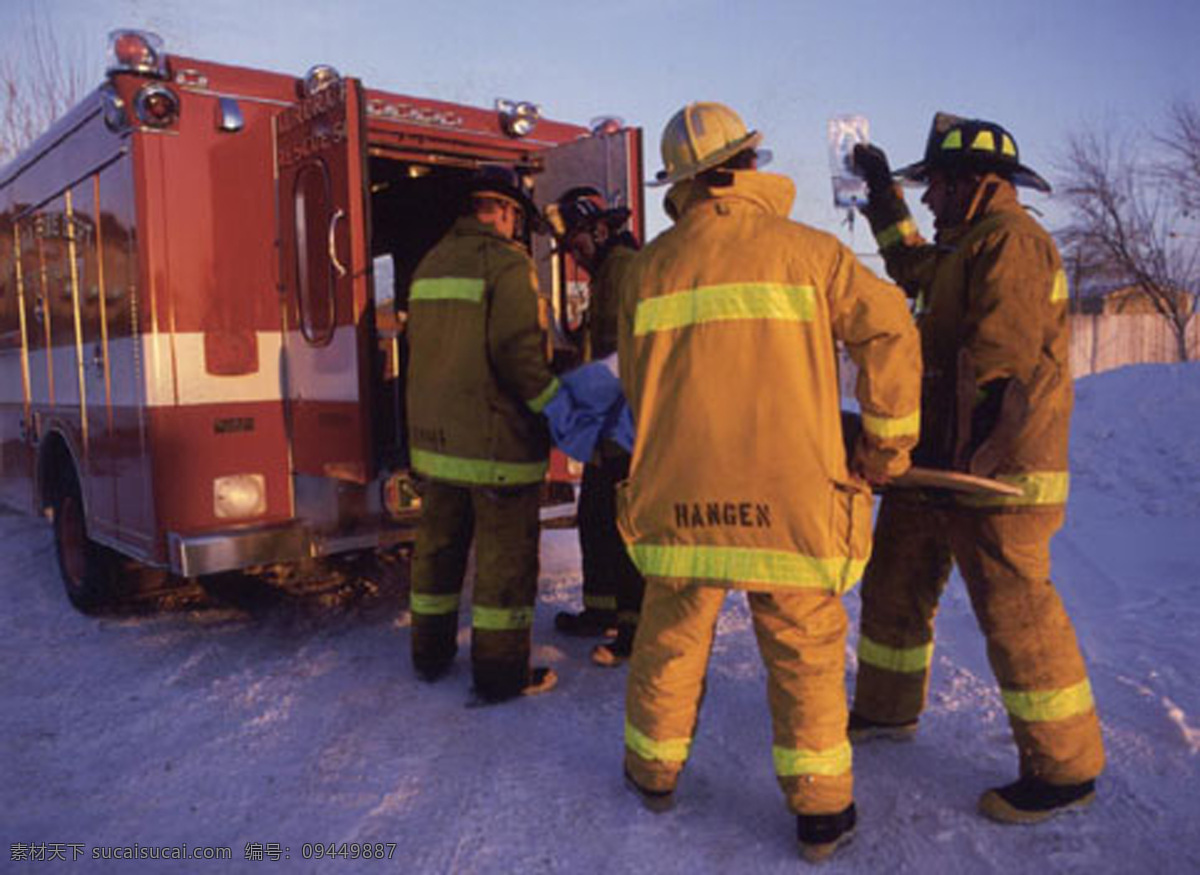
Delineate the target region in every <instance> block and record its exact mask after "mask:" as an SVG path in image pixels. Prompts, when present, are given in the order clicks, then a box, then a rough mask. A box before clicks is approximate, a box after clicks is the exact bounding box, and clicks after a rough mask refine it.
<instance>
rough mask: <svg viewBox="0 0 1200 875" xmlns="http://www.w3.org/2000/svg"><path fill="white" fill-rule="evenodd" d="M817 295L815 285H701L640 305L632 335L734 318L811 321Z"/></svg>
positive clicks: (649, 300) (639, 335) (650, 299)
mask: <svg viewBox="0 0 1200 875" xmlns="http://www.w3.org/2000/svg"><path fill="white" fill-rule="evenodd" d="M816 295H817V290H816V289H814V288H813V287H812V286H789V285H785V284H783V283H729V284H728V285H721V286H702V287H700V288H698V289H689V290H687V291H683V292H674V293H672V294H669V295H663V296H661V297H657V298H649V299H648V300H645V301H642V302H641V303H639V304H638V306H637V313H636V315H635V316H634V324H633V333H634V334H635V335H636V336H638V337H641V336H642V335H645V334H651V333H653V332H655V331H671V330H673V329H676V328H687V327H689V326H692V325H700V324H703V323H705V322H721V321H728V320H734V319H770V320H777V321H782V322H811V321H812V320H813V317H814V315H815V312H816Z"/></svg>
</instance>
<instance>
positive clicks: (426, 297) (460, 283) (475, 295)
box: [408, 276, 483, 304]
mask: <svg viewBox="0 0 1200 875" xmlns="http://www.w3.org/2000/svg"><path fill="white" fill-rule="evenodd" d="M408 299H409V300H410V301H472V302H474V303H476V304H478V303H479V302H480V301H482V300H483V280H481V279H469V278H466V277H453V276H449V277H441V278H439V279H426V280H417V281H416V282H415V283H413V285H412V291H411V292H410V293H409V296H408Z"/></svg>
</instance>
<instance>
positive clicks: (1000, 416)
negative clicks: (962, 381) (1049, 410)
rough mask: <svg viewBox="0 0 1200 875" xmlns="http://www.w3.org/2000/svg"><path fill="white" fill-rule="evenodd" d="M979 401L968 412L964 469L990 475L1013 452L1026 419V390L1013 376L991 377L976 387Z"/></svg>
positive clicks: (1027, 411)
mask: <svg viewBox="0 0 1200 875" xmlns="http://www.w3.org/2000/svg"><path fill="white" fill-rule="evenodd" d="M979 393H980V396H981V398H980V400H979V403H978V404H976V406H975V409H974V410H973V411H972V415H971V434H970V440H969V441H968V450H967V459H966V464H965V465H961V464H960V465H959V467H960V468H965V470H966V471H967V472H968V473H969V474H975V475H977V476H979V477H991V476H992V475H993V474H994V473H996V471H997V470H998V469H999V468H1000V466H1001V464H1003V462H1004V461H1005V459H1006V458H1007V457H1008V455H1009V453H1010V452H1011V451H1012V448H1013V445H1014V444H1015V443H1016V439H1017V435H1018V434H1019V433H1020V431H1021V429H1022V428H1023V427H1024V425H1025V422H1026V421H1027V420H1028V419H1029V390H1027V389H1026V388H1025V384H1024V383H1022V382H1021V381H1020V380H1015V379H1009V378H1004V379H999V380H992V381H991V382H989V383H985V384H984V385H983V386H981V387H979Z"/></svg>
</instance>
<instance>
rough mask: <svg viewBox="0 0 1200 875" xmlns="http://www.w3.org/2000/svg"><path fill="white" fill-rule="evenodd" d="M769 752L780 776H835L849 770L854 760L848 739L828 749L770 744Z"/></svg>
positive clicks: (776, 772)
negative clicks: (806, 748) (808, 748)
mask: <svg viewBox="0 0 1200 875" xmlns="http://www.w3.org/2000/svg"><path fill="white" fill-rule="evenodd" d="M771 754H772V756H774V758H775V774H777V775H778V776H779V777H781V778H794V777H797V776H798V775H826V776H828V777H831V778H832V777H837V776H838V775H844V774H846V773H847V772H848V771H850V766H851V765H852V764H853V761H854V754H853V752H852V751H851V749H850V742H848V741H844V742H842V743H841V744H839V745H838V746H837V747H831V748H829V749H828V750H805V749H804V748H786V747H777V746H772V747H771Z"/></svg>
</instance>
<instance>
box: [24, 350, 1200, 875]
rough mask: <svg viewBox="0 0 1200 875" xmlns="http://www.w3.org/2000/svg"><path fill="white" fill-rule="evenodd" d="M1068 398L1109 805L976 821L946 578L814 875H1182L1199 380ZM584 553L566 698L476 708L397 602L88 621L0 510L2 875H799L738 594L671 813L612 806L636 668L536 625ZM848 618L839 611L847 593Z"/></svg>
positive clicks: (957, 643)
mask: <svg viewBox="0 0 1200 875" xmlns="http://www.w3.org/2000/svg"><path fill="white" fill-rule="evenodd" d="M1077 387H1078V408H1077V417H1076V425H1075V431H1074V442H1073V451H1074V455H1073V464H1074V472H1073V473H1074V482H1073V492H1072V497H1071V504H1070V509H1069V519H1068V524H1067V527H1066V529H1065V530H1064V531H1063V532H1062V533H1061V534H1060V535H1059V536H1058V538H1057V539H1056V541H1055V544H1054V559H1055V568H1054V577H1055V581H1056V583H1057V584H1058V587H1059V589H1060V591H1061V593H1062V594H1063V597H1064V599H1065V600H1066V602H1067V606H1068V609H1069V610H1070V612H1071V614H1072V616H1073V618H1074V620H1075V622H1076V625H1077V627H1078V631H1079V635H1080V639H1081V641H1082V644H1083V647H1084V649H1085V653H1086V656H1087V658H1088V661H1089V665H1090V668H1091V672H1092V683H1093V685H1094V688H1095V693H1096V697H1097V700H1098V702H1099V707H1100V710H1101V716H1102V719H1103V723H1104V734H1105V741H1106V744H1107V747H1108V755H1109V768H1108V771H1107V772H1106V773H1105V776H1104V778H1103V779H1102V783H1101V784H1100V795H1099V798H1098V801H1097V803H1096V805H1095V806H1094V807H1093V808H1092V809H1091V811H1090V812H1088V813H1086V814H1081V815H1074V816H1071V817H1069V818H1063V819H1060V820H1058V821H1052V822H1050V823H1047V824H1044V825H1041V826H1036V827H1002V826H997V825H993V824H991V823H988V822H986V821H984V820H982V819H980V818H979V817H978V816H977V815H976V814H975V811H974V808H975V800H976V797H977V795H978V793H979V792H980V791H981V790H982V789H983V788H985V787H987V786H990V785H993V784H996V783H1000V782H1006V781H1008V780H1010V779H1011V778H1012V777H1013V776H1014V772H1015V759H1014V753H1013V750H1012V747H1011V744H1010V740H1009V731H1008V727H1007V723H1006V720H1005V715H1004V710H1003V707H1002V705H1001V702H1000V698H999V695H998V692H997V690H996V687H995V685H994V683H993V681H992V679H991V676H990V674H989V672H988V669H987V664H986V660H985V655H984V646H983V641H982V639H981V637H980V636H979V634H978V632H977V631H976V628H975V624H974V620H973V618H972V616H971V613H970V607H969V604H968V601H967V598H966V595H965V592H964V589H963V587H962V585H961V582H960V581H957V580H956V581H955V582H953V583H952V584H951V588H950V590H949V591H948V593H947V596H946V598H945V599H944V601H943V607H942V611H941V614H940V618H939V627H938V651H937V654H936V656H935V669H934V676H933V687H932V694H931V698H930V708H929V711H928V712H927V714H926V716H925V718H924V719H923V721H922V725H921V732H920V735H919V737H918V739H917V740H916V741H915V742H914V743H912V744H907V745H898V744H888V743H879V744H877V745H874V746H867V747H864V748H862V749H861V750H859V751H858V752H857V753H856V759H855V769H856V777H857V786H856V790H857V799H858V804H859V811H860V826H859V831H858V835H857V838H856V839H855V841H854V843H853V844H852V845H851V846H849V848H847V850H846V851H845V852H844V853H842V854H841V855H839V856H838V857H836V858H835V859H834V860H833V861H831V862H830V863H829V864H827V865H826V866H825V867H824V871H828V872H831V873H832V872H842V871H845V872H851V871H861V872H919V873H923V875H925V873H931V872H935V873H936V872H955V873H959V872H961V873H974V872H993V871H1004V872H1024V871H1039V872H1047V873H1051V872H1081V871H1087V872H1089V873H1098V872H1131V871H1137V872H1143V873H1154V872H1179V873H1182V872H1197V871H1200V806H1198V805H1197V803H1196V801H1195V800H1196V798H1197V790H1196V787H1197V782H1198V780H1200V365H1174V366H1157V365H1156V366H1142V367H1136V368H1126V369H1123V370H1119V371H1114V372H1111V373H1107V374H1103V375H1100V376H1096V377H1089V378H1087V379H1086V380H1083V381H1080V382H1079V383H1078V384H1077ZM575 537H576V536H575V533H574V532H573V531H556V532H547V533H546V535H545V537H544V540H543V556H542V560H543V562H542V564H543V569H542V596H541V603H540V607H539V611H538V617H537V624H536V628H535V641H536V648H537V657H538V659H539V661H541V662H545V663H550V664H553V665H554V666H555V667H556V668H557V670H558V672H559V674H560V675H561V683H560V686H559V689H558V690H557V691H555V692H554V693H552V694H550V695H547V696H544V697H540V698H537V699H530V700H523V701H520V702H517V703H514V704H509V705H505V706H502V707H497V708H485V709H468V708H466V707H464V706H465V704H466V702H467V698H468V686H469V671H468V670H467V666H466V663H465V650H464V652H463V653H462V654H460V660H459V666H458V669H457V670H456V672H455V673H454V674H452V675H451V676H450V677H449V678H448V679H447V680H445V681H444V682H442V683H441V684H439V685H436V686H432V687H430V686H423V685H420V684H418V683H417V682H416V681H415V680H414V679H413V677H412V675H411V672H410V669H409V665H408V642H409V632H408V616H407V613H406V611H405V610H404V608H403V606H402V604H400V603H399V600H398V599H396V598H394V597H392V595H390V594H389V593H388V592H387V590H386V589H385V590H383V591H381V592H380V593H378V594H375V595H372V594H370V593H367V594H365V595H364V596H362V597H361V598H360V599H358V600H357V601H356V602H354V603H352V604H350V605H349V606H346V607H340V608H336V609H329V608H319V607H318V608H313V607H312V606H307V607H306V606H304V605H297V604H296V603H294V602H291V601H287V600H282V601H281V600H272V599H268V598H264V597H261V596H260V597H254V598H250V597H243V598H238V597H234V596H231V595H230V594H229V593H225V594H224V595H223V596H222V595H220V594H218V595H217V596H210V597H208V598H206V599H205V600H204V601H200V602H197V601H191V602H185V603H184V604H183V605H181V606H177V607H175V608H173V609H172V608H170V607H168V608H166V609H163V610H161V611H158V612H154V613H149V614H147V613H138V612H125V613H123V614H118V615H115V616H108V617H103V618H99V619H97V618H88V617H83V616H80V615H79V614H77V613H75V612H74V611H73V610H72V609H71V608H70V606H69V605H68V603H67V601H66V599H65V597H64V596H63V594H62V592H61V587H60V584H59V582H58V578H57V571H56V568H55V564H54V557H53V546H52V542H51V537H50V531H49V528H48V526H47V525H46V524H45V523H44V522H42V521H40V520H33V519H28V518H24V517H16V516H0V581H2V586H3V592H4V594H5V599H4V604H3V607H2V608H0V677H2V678H3V688H2V690H0V696H2V701H0V838H2V840H3V845H4V846H3V847H2V848H0V861H2V862H0V870H2V871H5V872H26V871H29V872H41V871H57V870H64V871H68V870H69V871H88V872H156V873H157V872H182V871H188V872H269V871H274V872H332V873H354V872H365V873H370V872H383V871H402V872H412V873H537V872H545V873H555V872H570V873H576V872H580V873H599V872H605V873H626V872H654V873H676V872H677V873H689V875H693V873H697V872H722V873H725V872H738V873H741V872H755V873H758V872H762V873H773V872H781V873H782V872H794V871H796V870H798V869H802V868H804V864H803V863H802V862H800V861H799V860H798V858H797V854H796V851H795V846H794V843H793V829H794V824H793V821H792V818H790V817H789V815H788V814H787V812H786V810H785V809H784V807H783V803H782V799H781V796H780V793H779V791H778V789H777V787H776V785H775V782H774V778H773V776H772V768H771V755H770V725H769V719H768V715H767V709H766V702H765V689H764V673H763V670H762V667H761V665H760V662H759V657H758V653H757V650H756V648H755V645H754V641H753V635H752V631H751V628H750V620H749V615H748V612H747V609H746V606H745V602H744V600H743V599H742V598H740V597H738V596H731V597H730V599H729V602H728V604H727V607H726V611H725V613H724V614H723V615H722V620H721V631H720V636H719V638H718V641H717V645H716V650H715V654H714V660H713V665H712V669H711V673H710V684H709V691H708V697H707V700H706V702H705V705H704V709H703V712H702V715H701V723H700V730H699V736H698V739H697V742H696V744H695V747H694V756H693V759H692V762H691V763H690V765H689V767H688V770H687V772H686V774H685V777H684V780H683V782H682V784H681V787H680V794H679V797H680V799H679V805H678V806H677V808H676V810H675V811H673V812H671V813H669V814H666V815H653V814H650V813H649V812H646V811H644V810H643V809H642V808H641V807H640V805H639V804H638V803H637V801H636V800H635V799H634V798H633V797H632V796H631V795H629V794H628V792H626V791H625V790H624V789H623V787H622V783H621V778H620V760H621V747H622V741H621V734H622V719H623V693H624V679H625V672H624V670H623V669H621V670H604V669H599V668H595V667H593V666H592V665H591V664H590V662H589V660H588V653H589V650H590V647H591V643H590V642H582V641H574V640H568V639H563V638H561V637H558V636H556V635H555V634H554V632H553V630H552V626H551V620H552V615H553V613H554V611H555V610H556V609H559V608H564V607H575V606H576V604H577V602H578V587H579V562H578V552H577V548H576V546H575V544H576V541H575ZM847 604H848V606H849V608H850V610H851V612H852V614H853V615H854V616H855V618H857V612H858V597H857V595H851V596H849V597H848V598H847ZM464 636H465V630H464ZM463 640H464V643H465V640H466V639H465V637H464V639H463ZM854 641H855V636H853V635H852V638H851V641H850V642H849V645H848V647H849V650H850V654H851V660H850V661H851V672H852V670H853V647H854ZM851 680H852V674H851V675H850V676H848V677H847V683H848V684H849V683H850V681H851ZM135 843H136V844H137V845H138V846H140V847H142V848H148V847H151V846H180V845H182V844H184V843H186V844H187V846H188V849H189V852H190V851H191V850H192V849H195V848H198V847H206V846H225V847H228V848H230V849H231V859H230V860H228V861H226V862H215V861H214V862H210V861H199V860H192V861H182V862H175V863H163V862H160V861H150V860H141V861H114V860H103V859H100V860H94V859H92V856H93V854H94V853H100V854H103V853H105V852H104V851H99V850H98V849H100V848H104V847H122V848H130V847H132V846H134V845H135ZM317 843H320V844H321V845H323V846H324V845H327V844H328V843H335V844H336V845H340V844H342V843H347V844H348V845H349V843H360V844H361V843H372V844H374V843H383V844H384V845H385V854H386V845H387V843H392V844H394V846H395V848H394V851H393V853H392V861H391V862H390V863H388V862H386V861H380V860H377V859H369V860H366V859H357V860H354V859H344V858H337V857H334V858H327V859H324V860H316V859H304V855H305V845H306V844H307V845H314V844H317ZM30 845H33V846H35V847H36V848H38V849H41V848H43V847H46V848H49V850H50V852H51V853H52V852H53V851H54V850H55V846H56V845H57V846H59V848H60V849H61V851H62V852H63V855H64V856H65V857H66V858H67V861H68V862H49V863H42V862H32V861H30V862H23V861H19V860H16V859H14V857H16V856H19V855H20V854H23V853H24V852H25V848H26V847H27V846H30ZM72 845H74V846H76V847H77V848H78V849H79V852H80V855H81V858H80V859H79V860H78V861H77V862H69V861H70V860H71V857H72V856H73V853H74V849H73V848H72ZM308 850H309V853H310V854H312V853H315V852H314V851H313V850H312V849H311V848H309V849H308ZM348 850H349V847H348ZM248 852H249V856H256V855H259V854H261V855H262V856H263V859H260V860H250V859H247V856H248ZM42 853H45V852H44V851H43V852H42ZM273 856H278V859H272V857H273ZM285 857H286V859H285Z"/></svg>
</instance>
